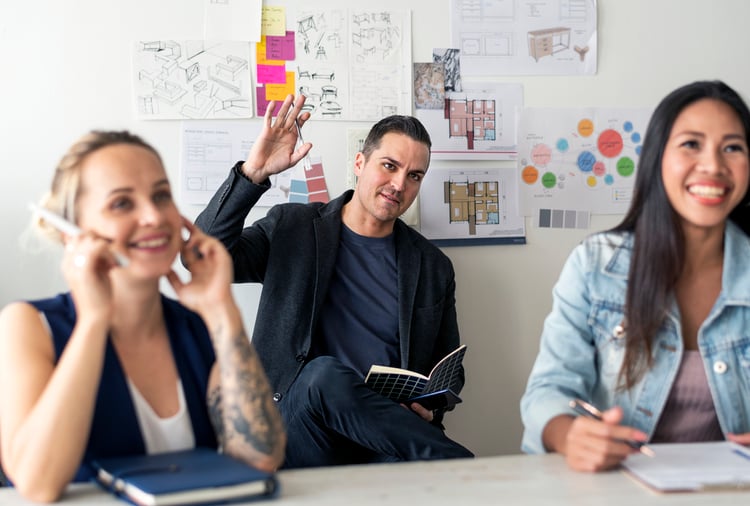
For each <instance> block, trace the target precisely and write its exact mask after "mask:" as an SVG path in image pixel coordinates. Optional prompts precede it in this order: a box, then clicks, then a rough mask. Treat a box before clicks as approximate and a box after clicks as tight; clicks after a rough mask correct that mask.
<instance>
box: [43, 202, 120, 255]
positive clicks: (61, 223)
mask: <svg viewBox="0 0 750 506" xmlns="http://www.w3.org/2000/svg"><path fill="white" fill-rule="evenodd" d="M29 209H31V212H33V213H36V214H38V215H39V216H41V217H42V218H43V219H44V221H46V222H47V223H49V224H50V225H52V226H53V227H55V228H56V229H57V230H59V231H60V232H62V233H63V234H66V235H69V236H70V237H75V236H78V235H80V234H81V229H80V228H78V227H77V226H76V225H74V224H73V223H71V222H69V221H68V220H66V219H65V218H63V217H62V216H59V215H57V214H55V213H53V212H52V211H50V210H49V209H45V208H44V207H41V206H38V205H36V204H34V203H31V202H30V203H29ZM112 254H113V255H114V257H115V262H117V265H119V266H120V267H127V266H128V264H129V263H130V260H128V257H126V256H125V255H123V254H122V253H119V252H117V251H113V252H112Z"/></svg>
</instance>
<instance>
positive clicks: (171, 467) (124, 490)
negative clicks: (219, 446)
mask: <svg viewBox="0 0 750 506" xmlns="http://www.w3.org/2000/svg"><path fill="white" fill-rule="evenodd" d="M93 464H94V468H95V469H96V472H97V475H96V481H97V482H98V483H99V485H101V486H102V487H104V488H105V489H106V490H108V491H110V492H112V493H113V494H115V495H116V496H118V497H120V498H121V499H123V500H126V501H128V502H131V503H133V504H137V505H140V506H166V505H171V504H224V503H230V502H236V501H247V500H250V499H260V498H268V497H272V496H274V495H275V494H276V493H277V491H278V488H279V486H278V481H277V479H276V475H275V474H274V473H267V472H264V471H259V470H257V469H255V468H252V467H250V466H248V465H247V464H245V463H243V462H240V461H239V460H237V459H234V458H232V457H230V456H228V455H224V454H221V453H218V452H217V451H216V450H214V449H211V448H194V449H192V450H184V451H179V452H169V453H159V454H155V455H138V456H130V457H114V458H106V459H98V460H96V461H94V462H93Z"/></svg>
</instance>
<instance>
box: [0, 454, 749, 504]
mask: <svg viewBox="0 0 750 506" xmlns="http://www.w3.org/2000/svg"><path fill="white" fill-rule="evenodd" d="M279 481H280V483H281V494H280V496H279V497H278V498H277V499H276V500H274V501H273V503H274V504H283V505H294V504H325V505H333V506H335V505H341V506H344V505H346V506H350V505H353V504H356V505H369V504H378V505H382V504H406V505H409V506H422V505H427V506H439V505H450V506H464V505H472V506H473V505H482V504H492V505H497V504H501V505H503V504H504V505H508V506H511V505H513V506H515V505H523V506H527V505H529V506H534V505H560V504H570V505H575V506H603V505H606V506H621V505H622V506H625V505H628V506H631V505H637V506H650V505H659V506H668V505H701V506H705V505H707V504H708V505H710V506H722V505H732V506H737V505H742V504H750V491H728V492H710V493H709V492H702V493H680V494H662V495H660V494H657V493H654V492H652V491H650V490H648V489H646V488H644V487H642V486H641V485H639V484H638V483H636V482H635V481H633V480H632V479H631V478H629V477H628V476H627V475H625V474H624V473H622V472H620V471H612V472H608V473H598V474H587V473H577V472H574V471H571V470H569V469H568V468H567V467H566V464H565V462H564V460H563V459H562V457H560V456H559V455H539V456H528V455H512V456H500V457H483V458H478V459H467V460H445V461H433V462H412V463H403V464H375V465H366V466H347V467H327V468H317V469H304V470H294V471H282V472H280V473H279ZM62 503H63V504H105V505H106V504H117V505H122V504H125V503H123V502H120V501H119V500H117V499H115V498H114V497H113V496H110V495H109V494H107V493H105V492H103V491H101V490H100V489H99V488H98V487H96V486H95V485H93V484H74V485H71V486H70V488H69V490H68V492H67V493H66V494H65V496H64V497H63V499H62ZM0 504H2V505H3V506H16V505H30V504H34V503H30V502H27V501H25V500H23V499H22V498H21V497H19V496H18V494H17V493H16V492H15V490H13V489H0ZM251 504H256V505H257V504H261V503H259V502H255V503H251Z"/></svg>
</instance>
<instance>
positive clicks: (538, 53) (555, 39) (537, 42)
mask: <svg viewBox="0 0 750 506" xmlns="http://www.w3.org/2000/svg"><path fill="white" fill-rule="evenodd" d="M528 39H529V55H531V56H532V57H533V58H534V60H536V61H539V58H541V57H543V56H550V55H553V54H555V53H557V52H559V51H562V50H563V49H568V48H569V47H570V28H565V27H556V28H546V29H544V30H534V31H531V32H528Z"/></svg>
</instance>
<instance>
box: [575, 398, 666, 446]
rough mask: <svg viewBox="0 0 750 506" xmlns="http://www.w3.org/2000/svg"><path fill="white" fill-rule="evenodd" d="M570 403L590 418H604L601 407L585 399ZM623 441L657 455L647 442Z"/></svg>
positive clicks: (577, 411) (576, 410) (578, 411)
mask: <svg viewBox="0 0 750 506" xmlns="http://www.w3.org/2000/svg"><path fill="white" fill-rule="evenodd" d="M568 404H569V405H570V407H571V408H573V410H574V411H575V412H576V413H578V414H579V415H583V416H586V417H588V418H593V419H594V420H599V421H601V420H602V412H601V411H599V409H598V408H597V407H596V406H593V405H591V404H589V403H588V402H586V401H583V400H581V399H573V400H572V401H570V402H569V403H568ZM622 442H623V443H625V444H626V445H628V446H630V447H631V448H634V449H636V450H638V451H640V452H641V453H642V454H644V455H647V456H649V457H654V456H656V453H654V450H652V449H651V448H649V447H648V446H646V444H645V443H642V442H640V441H622Z"/></svg>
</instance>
